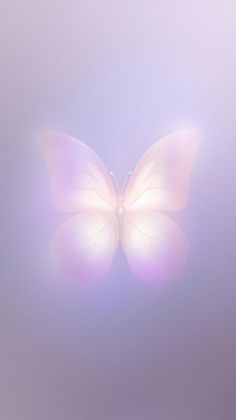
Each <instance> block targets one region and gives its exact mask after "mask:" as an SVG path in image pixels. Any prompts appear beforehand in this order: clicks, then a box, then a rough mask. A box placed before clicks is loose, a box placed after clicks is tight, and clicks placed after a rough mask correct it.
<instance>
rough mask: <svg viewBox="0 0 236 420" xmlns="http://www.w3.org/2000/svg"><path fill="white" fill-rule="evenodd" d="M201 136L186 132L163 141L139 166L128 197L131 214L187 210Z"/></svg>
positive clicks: (148, 152)
mask: <svg viewBox="0 0 236 420" xmlns="http://www.w3.org/2000/svg"><path fill="white" fill-rule="evenodd" d="M201 137H202V136H201V134H200V132H199V131H197V130H185V131H180V132H177V133H175V134H171V135H169V136H167V137H164V138H162V139H161V140H160V141H158V142H157V143H155V144H154V145H153V146H152V147H150V148H149V149H148V150H147V152H146V153H145V154H144V155H143V156H142V157H141V159H140V160H139V162H138V164H137V165H136V167H135V169H134V171H133V173H132V175H131V178H130V180H129V183H128V185H127V188H126V191H125V194H124V204H125V207H126V209H127V210H158V211H176V210H181V209H182V208H184V207H185V205H186V202H187V198H188V190H189V180H190V174H191V170H192V166H193V162H194V158H195V156H196V153H197V150H198V147H199V143H200V141H201Z"/></svg>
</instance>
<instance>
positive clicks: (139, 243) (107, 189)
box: [41, 130, 201, 283]
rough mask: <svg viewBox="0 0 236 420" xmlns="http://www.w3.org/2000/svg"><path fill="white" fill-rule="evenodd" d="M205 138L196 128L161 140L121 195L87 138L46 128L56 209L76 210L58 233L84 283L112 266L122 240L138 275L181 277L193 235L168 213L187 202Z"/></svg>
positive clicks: (63, 252) (65, 261)
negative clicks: (190, 184)
mask: <svg viewBox="0 0 236 420" xmlns="http://www.w3.org/2000/svg"><path fill="white" fill-rule="evenodd" d="M200 141H201V134H200V133H199V132H198V131H196V130H185V131H180V132H177V133H175V134H171V135H169V136H167V137H164V138H162V139H161V140H160V141H158V142H157V143H155V144H154V145H153V146H152V147H150V148H149V149H148V150H147V151H146V153H145V154H144V155H143V156H142V157H141V159H140V160H139V161H138V163H137V165H136V167H135V168H134V171H133V172H132V173H131V175H130V178H129V181H128V184H127V186H126V187H125V190H124V192H123V193H121V194H119V193H118V192H117V191H116V189H115V187H114V183H113V179H112V176H111V173H109V172H108V171H107V169H106V168H105V166H104V164H103V162H102V161H101V160H100V158H99V157H98V156H97V155H96V153H94V152H93V151H92V150H91V149H90V148H89V147H88V146H87V145H86V144H84V143H82V142H81V141H79V140H76V139H74V138H73V137H69V136H66V135H64V134H59V133H54V132H48V133H45V134H44V135H43V136H42V139H41V142H42V150H43V154H44V156H45V160H46V164H47V167H48V170H49V175H50V181H51V190H52V200H53V204H54V207H55V208H56V209H57V210H59V211H62V212H70V213H75V215H73V216H72V217H71V218H70V219H69V220H68V221H67V222H66V223H65V224H64V225H62V226H61V227H60V228H59V230H58V231H57V233H56V235H55V237H54V239H53V245H54V249H55V251H56V255H57V256H58V257H59V261H60V263H62V266H63V268H66V270H67V272H69V273H70V274H72V275H74V276H76V277H77V278H78V279H79V280H82V281H87V280H94V279H98V278H100V277H102V276H103V275H104V274H105V273H106V272H107V270H108V269H109V267H110V265H111V262H112V259H113V256H114V254H115V251H116V247H117V244H118V242H119V240H120V241H121V243H122V247H123V250H124V253H125V255H126V257H127V260H128V263H129V266H130V268H131V270H132V271H133V272H134V273H135V274H136V275H137V276H138V277H140V278H142V279H144V280H147V281H152V282H157V283H161V282H162V281H163V280H165V279H167V278H170V277H173V278H176V277H180V276H181V274H182V268H183V265H184V262H185V259H186V253H187V250H188V245H187V241H186V238H185V236H184V234H183V232H182V231H181V230H180V229H179V227H178V226H177V225H176V224H175V223H174V222H173V221H172V220H171V219H169V217H167V216H166V215H164V214H163V213H162V212H165V211H177V210H181V209H183V208H184V207H185V205H186V203H187V197H188V190H189V180H190V174H191V169H192V165H193V161H194V158H195V156H196V153H197V150H198V146H199V143H200Z"/></svg>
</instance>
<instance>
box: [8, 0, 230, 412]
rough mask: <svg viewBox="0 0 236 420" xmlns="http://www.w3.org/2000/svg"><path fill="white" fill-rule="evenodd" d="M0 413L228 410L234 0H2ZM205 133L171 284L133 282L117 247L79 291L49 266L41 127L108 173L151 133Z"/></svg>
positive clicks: (119, 169) (50, 227) (125, 166)
mask: <svg viewBox="0 0 236 420" xmlns="http://www.w3.org/2000/svg"><path fill="white" fill-rule="evenodd" d="M0 28H1V37H0V51H1V56H0V64H1V66H0V74H1V77H0V92H1V95H0V104H1V112H0V125H1V153H0V155H1V157H0V159H1V177H0V179H1V181H0V182H1V236H0V238H1V239H0V241H1V282H0V308H1V309H0V310H1V317H0V323H1V346H0V372H1V376H0V387H1V389H0V418H1V419H4V420H42V419H44V420H54V419H55V420H66V419H69V420H157V419H158V420H185V419H186V420H199V419H201V420H223V419H224V420H234V419H235V418H236V401H235V393H236V367H235V366H236V328H235V317H236V294H235V292H236V288H235V277H236V258H235V248H236V239H235V236H236V235H235V234H236V229H235V213H236V200H235V174H236V173H235V153H236V146H235V142H236V128H235V113H236V78H235V74H236V58H235V53H236V41H235V39H236V29H235V28H236V5H235V2H234V1H233V0H225V1H224V2H223V1H219V0H214V1H213V0H209V1H203V0H199V1H197V2H196V1H193V0H178V1H169V0H165V1H164V0H156V1H154V0H146V1H141V0H136V1H135V0H128V1H123V0H119V1H116V2H114V1H108V0H99V1H98V0H97V1H95V0H93V1H92V0H87V1H81V0H77V1H75V0H74V1H65V0H58V1H52V0H49V1H39V0H21V1H17V0H12V1H1V16H0ZM183 127H196V128H199V129H201V130H202V131H203V132H204V135H205V141H204V144H203V146H202V148H201V150H200V153H199V156H198V159H197V162H196V165H195V167H194V174H193V178H192V186H191V195H190V202H189V205H188V207H187V208H186V210H185V211H184V212H182V213H181V214H177V215H175V216H174V218H175V220H176V221H177V222H178V223H179V224H180V225H181V227H182V228H183V229H184V230H185V232H186V234H187V236H188V238H189V240H190V243H191V253H190V254H189V258H188V264H187V267H186V274H185V277H184V279H183V280H182V281H180V282H170V283H168V284H166V285H165V287H161V288H155V287H153V286H152V285H150V284H146V283H144V282H141V281H139V280H137V279H136V278H135V277H134V276H133V275H132V274H131V273H130V271H129V269H128V267H127V263H126V261H125V258H124V256H123V255H122V253H121V252H120V251H119V252H118V253H117V256H116V258H115V260H114V264H113V266H112V269H111V271H110V272H109V273H108V275H107V276H106V278H104V279H103V280H102V281H100V282H98V283H96V284H89V285H86V286H81V285H80V284H77V283H75V282H73V281H71V280H70V279H63V278H60V276H58V278H57V277H56V276H55V275H54V274H53V273H50V272H49V270H48V268H47V267H46V264H45V262H44V256H43V253H44V249H45V246H46V244H47V243H48V240H49V238H50V237H51V235H52V234H53V233H54V232H55V230H56V228H57V227H58V226H59V225H60V224H61V223H62V221H63V220H64V219H65V218H66V216H65V215H61V214H58V213H57V212H56V211H54V210H53V208H52V206H51V202H50V194H49V183H48V177H47V173H46V170H45V166H44V162H43V161H42V157H41V156H40V154H39V151H38V148H37V140H36V138H37V134H38V132H39V130H41V129H45V128H47V129H55V130H60V131H64V132H66V133H68V134H72V135H74V136H75V137H78V138H80V139H81V140H83V141H85V142H86V143H87V144H88V145H90V146H91V147H92V148H93V149H94V150H95V151H96V152H97V153H98V154H99V155H100V156H101V158H102V159H103V160H104V162H105V163H106V165H107V167H108V168H109V169H110V170H113V171H114V172H115V173H116V174H117V176H118V179H119V180H120V182H121V181H122V180H123V179H124V176H125V174H126V173H127V172H128V170H130V169H131V168H132V166H133V165H134V164H135V162H136V160H137V159H138V157H139V156H140V154H141V153H143V152H144V151H145V150H146V148H147V147H148V146H149V145H150V144H151V143H152V142H153V141H155V140H156V139H158V138H160V137H161V136H163V135H166V134H168V133H169V132H171V131H174V130H175V129H178V128H183Z"/></svg>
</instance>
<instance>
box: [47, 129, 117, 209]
mask: <svg viewBox="0 0 236 420" xmlns="http://www.w3.org/2000/svg"><path fill="white" fill-rule="evenodd" d="M40 144H41V149H42V152H43V155H44V158H45V161H46V164H47V168H48V172H49V177H50V182H51V192H52V200H53V205H54V207H55V208H56V209H57V210H59V211H63V212H78V211H81V210H92V209H94V210H102V211H108V210H111V209H112V208H114V207H115V205H116V200H117V198H116V192H115V189H114V186H113V182H112V179H111V177H110V174H109V173H108V171H107V169H106V167H105V165H104V164H103V162H102V161H101V159H100V158H99V157H98V156H97V155H96V153H95V152H93V150H91V149H90V148H89V147H88V146H87V145H86V144H84V143H83V142H81V141H80V140H77V139H75V138H73V137H70V136H67V135H64V134H60V133H54V132H45V133H42V134H41V138H40Z"/></svg>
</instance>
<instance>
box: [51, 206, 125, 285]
mask: <svg viewBox="0 0 236 420" xmlns="http://www.w3.org/2000/svg"><path fill="white" fill-rule="evenodd" d="M117 242H118V226H117V221H116V217H115V214H113V213H110V214H109V213H104V212H94V211H92V212H91V211H90V212H83V213H78V214H76V215H74V216H72V217H71V218H70V219H69V220H68V221H67V222H65V223H64V224H63V225H62V226H61V227H60V228H59V229H58V230H57V232H56V234H55V236H54V238H53V240H52V252H53V255H54V257H56V263H57V266H59V267H60V268H61V270H62V271H63V272H65V273H66V274H68V275H69V276H70V277H72V278H75V279H77V280H79V281H81V282H87V281H93V280H97V279H100V278H101V277H103V275H104V274H106V272H107V271H108V270H109V268H110V266H111V263H112V260H113V257H114V254H115V251H116V247H117Z"/></svg>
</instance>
